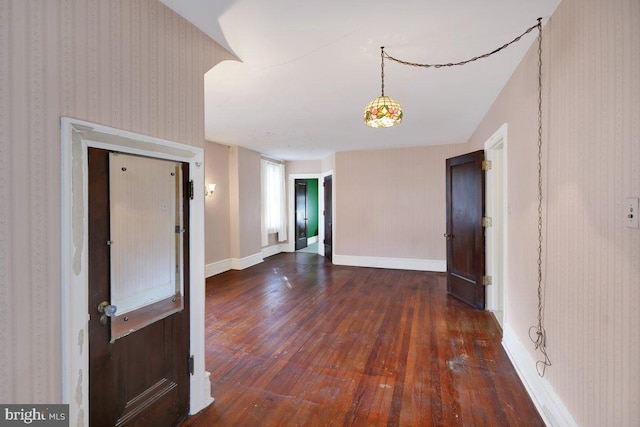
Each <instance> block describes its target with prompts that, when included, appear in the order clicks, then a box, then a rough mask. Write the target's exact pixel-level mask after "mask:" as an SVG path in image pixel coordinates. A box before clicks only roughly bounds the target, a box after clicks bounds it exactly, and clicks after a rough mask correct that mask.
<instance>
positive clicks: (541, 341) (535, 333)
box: [529, 18, 551, 377]
mask: <svg viewBox="0 0 640 427" xmlns="http://www.w3.org/2000/svg"><path fill="white" fill-rule="evenodd" d="M541 21H542V19H541V18H538V25H537V27H538V323H537V325H535V326H531V327H530V328H529V339H530V340H531V341H532V342H533V343H534V345H535V349H536V350H538V351H540V353H542V356H543V357H542V360H538V361H537V362H536V370H537V371H538V375H540V376H541V377H544V374H545V372H546V370H547V367H548V366H551V360H550V359H549V356H548V355H547V332H546V331H545V329H544V326H543V323H544V315H543V314H544V298H543V286H542V240H543V239H542V231H543V223H542V217H543V215H542V207H543V203H542V202H543V197H542V196H543V192H542V187H543V186H542V22H541Z"/></svg>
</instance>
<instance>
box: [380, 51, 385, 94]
mask: <svg viewBox="0 0 640 427" xmlns="http://www.w3.org/2000/svg"><path fill="white" fill-rule="evenodd" d="M384 55H385V53H384V46H380V57H381V59H382V65H381V66H380V70H381V71H380V77H381V78H382V95H381V96H384Z"/></svg>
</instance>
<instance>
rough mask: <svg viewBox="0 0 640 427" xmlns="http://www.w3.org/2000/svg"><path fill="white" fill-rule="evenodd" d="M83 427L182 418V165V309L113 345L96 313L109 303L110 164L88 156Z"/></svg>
mask: <svg viewBox="0 0 640 427" xmlns="http://www.w3.org/2000/svg"><path fill="white" fill-rule="evenodd" d="M88 170H89V205H88V207H89V214H88V216H89V272H88V274H89V300H88V312H89V314H90V321H89V423H90V425H92V426H103V425H104V426H115V425H119V426H129V425H153V426H173V425H176V424H177V423H179V421H180V420H182V419H184V418H185V417H186V415H187V414H188V411H189V387H190V381H189V343H190V340H189V271H190V268H189V252H188V251H189V244H188V242H189V201H188V196H187V195H188V194H189V191H188V179H187V178H186V177H188V176H189V165H188V164H186V163H183V164H182V171H183V176H184V177H185V179H183V194H184V195H185V197H184V199H183V214H184V218H185V221H184V228H185V230H184V242H185V244H184V245H183V250H184V252H183V257H184V291H183V292H184V294H183V300H184V309H183V310H182V311H181V312H179V313H175V314H173V315H171V316H169V317H166V318H164V319H162V320H160V321H157V322H155V323H152V324H151V325H149V326H146V327H144V328H142V329H140V330H138V331H136V332H134V333H132V334H130V335H128V336H125V337H123V338H121V339H119V340H116V341H115V342H114V343H111V342H110V339H111V337H110V327H109V322H110V320H109V319H107V323H106V324H105V325H103V324H102V323H101V322H100V315H99V314H98V313H97V306H98V305H99V304H100V303H101V302H103V301H110V250H109V246H108V245H107V242H108V241H109V240H110V239H109V237H110V236H109V234H110V227H109V222H110V212H109V156H108V151H105V150H99V149H94V148H90V149H89V152H88Z"/></svg>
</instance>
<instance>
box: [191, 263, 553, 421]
mask: <svg viewBox="0 0 640 427" xmlns="http://www.w3.org/2000/svg"><path fill="white" fill-rule="evenodd" d="M206 292H207V294H206V323H207V326H206V347H207V360H206V367H207V370H208V371H210V372H211V388H212V394H213V396H214V397H215V399H216V401H215V403H214V404H213V405H211V406H210V407H209V408H207V409H205V410H204V411H202V412H201V413H199V414H197V415H195V416H193V417H191V418H189V419H187V420H186V421H185V422H184V423H183V424H182V425H183V426H185V427H186V426H242V427H246V426H261V427H262V426H303V425H304V426H378V425H387V426H432V425H433V426H447V427H448V426H542V425H544V423H543V421H542V419H541V418H540V417H539V415H538V413H537V411H536V409H535V407H534V405H533V403H532V402H531V399H530V398H529V396H528V395H527V393H526V391H525V389H524V387H523V385H522V383H521V382H520V380H519V378H518V376H517V375H516V372H515V370H514V368H513V367H512V365H511V363H510V361H509V359H508V358H507V355H506V354H505V352H504V350H503V348H502V346H501V344H500V335H501V332H500V330H499V328H498V326H497V324H496V322H495V320H494V319H493V318H492V316H491V315H490V314H489V313H487V312H483V311H476V310H473V309H471V308H469V307H468V306H466V305H465V304H464V303H462V302H460V301H458V300H456V299H455V298H452V297H450V296H447V295H446V283H445V276H444V275H443V274H437V273H425V272H415V271H403V270H384V269H374V268H357V267H341V266H334V265H331V264H329V263H328V262H326V261H325V259H324V258H322V257H320V256H318V255H315V254H309V253H287V254H279V255H276V256H273V257H270V258H267V259H266V260H265V262H264V263H262V264H260V265H257V266H254V267H251V268H249V269H247V270H244V271H228V272H226V273H223V274H220V275H217V276H214V277H211V278H209V279H208V280H207V291H206Z"/></svg>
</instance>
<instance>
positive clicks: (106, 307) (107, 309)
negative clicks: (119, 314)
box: [98, 301, 118, 325]
mask: <svg viewBox="0 0 640 427" xmlns="http://www.w3.org/2000/svg"><path fill="white" fill-rule="evenodd" d="M116 311H118V307H117V306H115V305H111V304H109V301H102V302H101V303H100V304H98V313H100V314H102V316H100V323H102V324H103V325H106V324H107V317H111V316H113V315H114V314H116Z"/></svg>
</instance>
